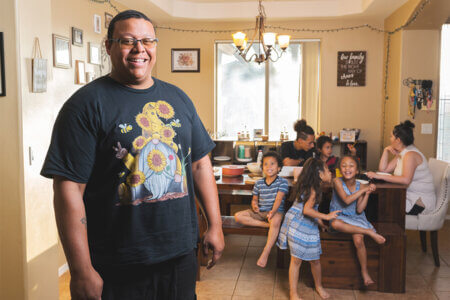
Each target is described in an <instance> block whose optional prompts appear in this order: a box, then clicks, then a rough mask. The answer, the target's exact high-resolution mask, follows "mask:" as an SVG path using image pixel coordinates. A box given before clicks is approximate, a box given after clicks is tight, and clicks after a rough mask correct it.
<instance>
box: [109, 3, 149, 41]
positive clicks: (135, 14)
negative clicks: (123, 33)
mask: <svg viewBox="0 0 450 300" xmlns="http://www.w3.org/2000/svg"><path fill="white" fill-rule="evenodd" d="M131 18H135V19H144V20H146V21H149V22H150V23H152V24H153V22H152V20H150V19H149V18H148V17H147V16H146V15H145V14H143V13H141V12H140V11H137V10H132V9H129V10H125V11H122V12H120V13H118V14H117V15H115V16H114V18H112V20H111V22H110V23H109V26H108V40H110V39H112V38H113V33H114V26H115V25H116V22H117V21H121V20H127V19H131Z"/></svg>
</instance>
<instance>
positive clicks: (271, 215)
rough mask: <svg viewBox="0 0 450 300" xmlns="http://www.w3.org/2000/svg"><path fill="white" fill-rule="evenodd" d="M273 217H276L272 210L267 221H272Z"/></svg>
mask: <svg viewBox="0 0 450 300" xmlns="http://www.w3.org/2000/svg"><path fill="white" fill-rule="evenodd" d="M273 215H275V213H274V212H273V211H272V210H271V211H269V212H268V213H267V221H270V220H271V219H272V217H273Z"/></svg>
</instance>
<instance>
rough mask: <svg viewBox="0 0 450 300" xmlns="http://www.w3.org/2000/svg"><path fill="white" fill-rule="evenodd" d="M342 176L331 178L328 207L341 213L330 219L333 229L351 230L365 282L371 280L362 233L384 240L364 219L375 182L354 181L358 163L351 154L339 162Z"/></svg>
mask: <svg viewBox="0 0 450 300" xmlns="http://www.w3.org/2000/svg"><path fill="white" fill-rule="evenodd" d="M339 169H340V171H341V174H342V177H340V178H335V179H334V180H333V184H334V191H333V198H332V199H331V203H330V211H331V210H342V213H340V214H339V216H338V217H337V218H336V220H333V221H332V222H330V223H331V227H332V228H333V229H335V230H338V231H341V232H346V233H350V234H352V236H353V243H354V244H355V247H356V254H357V256H358V260H359V264H360V265H361V274H362V277H363V280H364V285H366V286H367V285H370V284H372V283H374V281H373V280H372V278H371V277H370V275H369V271H368V270H367V251H366V246H365V245H364V235H368V236H370V237H371V238H372V239H374V241H375V242H377V243H378V244H383V243H384V242H385V241H386V240H385V238H384V237H383V236H381V235H379V234H378V233H376V231H375V229H374V228H373V226H372V224H370V222H369V221H368V220H367V218H366V215H365V213H364V209H365V208H366V206H367V201H368V200H369V195H370V193H372V192H373V191H375V189H376V187H375V185H374V184H370V185H365V184H361V183H360V182H358V181H356V174H357V173H358V169H359V162H358V159H356V158H355V157H353V156H344V157H343V158H342V159H341V162H340V164H339Z"/></svg>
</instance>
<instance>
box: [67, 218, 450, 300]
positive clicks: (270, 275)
mask: <svg viewBox="0 0 450 300" xmlns="http://www.w3.org/2000/svg"><path fill="white" fill-rule="evenodd" d="M225 240H226V249H225V251H224V253H223V256H222V259H221V260H220V261H219V262H218V264H217V265H216V266H215V267H214V268H212V269H211V270H206V269H205V267H202V268H201V280H200V281H199V282H198V283H197V295H198V299H199V300H225V299H226V300H230V299H232V300H240V299H247V300H253V299H258V300H264V299H288V298H289V291H288V287H289V284H288V274H287V269H277V268H276V260H275V258H276V255H275V254H276V252H275V251H273V253H272V254H271V256H270V258H269V262H268V266H267V267H266V268H265V269H261V268H259V267H257V266H256V260H257V258H258V256H259V253H260V252H261V250H262V247H263V246H264V243H265V238H264V237H258V236H243V235H227V236H226V237H225ZM439 252H440V259H441V267H440V268H436V267H435V266H434V262H433V257H432V255H431V249H428V252H427V253H422V251H421V248H420V240H419V233H418V232H416V231H407V263H406V293H405V294H388V293H378V292H361V291H357V290H338V289H327V290H328V292H329V293H330V294H331V295H332V299H379V298H383V300H390V299H440V300H445V299H448V300H450V220H447V221H446V222H445V226H444V228H442V229H441V230H440V231H439ZM300 280H301V279H300ZM68 281H69V276H68V273H66V274H65V275H63V276H62V277H61V278H60V286H61V289H60V290H61V292H60V299H61V300H63V299H64V300H65V299H70V296H69V293H68V285H69V283H68ZM299 291H300V293H301V296H302V297H303V299H320V298H319V297H318V295H317V294H315V293H314V291H313V290H312V289H311V288H308V287H306V286H305V285H303V284H302V283H301V282H300V284H299Z"/></svg>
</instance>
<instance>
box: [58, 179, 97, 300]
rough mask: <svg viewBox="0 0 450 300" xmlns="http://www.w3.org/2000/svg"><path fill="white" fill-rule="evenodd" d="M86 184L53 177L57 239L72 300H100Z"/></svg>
mask: <svg viewBox="0 0 450 300" xmlns="http://www.w3.org/2000/svg"><path fill="white" fill-rule="evenodd" d="M85 187H86V185H85V184H80V183H76V182H73V181H70V180H67V179H65V178H63V177H59V176H55V178H54V180H53V191H54V207H55V216H56V224H57V226H58V232H59V237H60V239H61V243H62V245H63V248H64V253H65V254H66V258H67V263H68V265H69V270H70V275H71V282H70V292H71V296H72V299H74V300H78V299H83V300H84V299H95V300H97V299H100V298H101V294H102V289H103V280H102V278H101V277H100V275H99V274H98V273H97V271H96V270H95V269H94V267H93V266H92V263H91V258H90V255H89V246H88V239H87V221H86V212H85V208H84V203H83V194H84V189H85Z"/></svg>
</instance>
